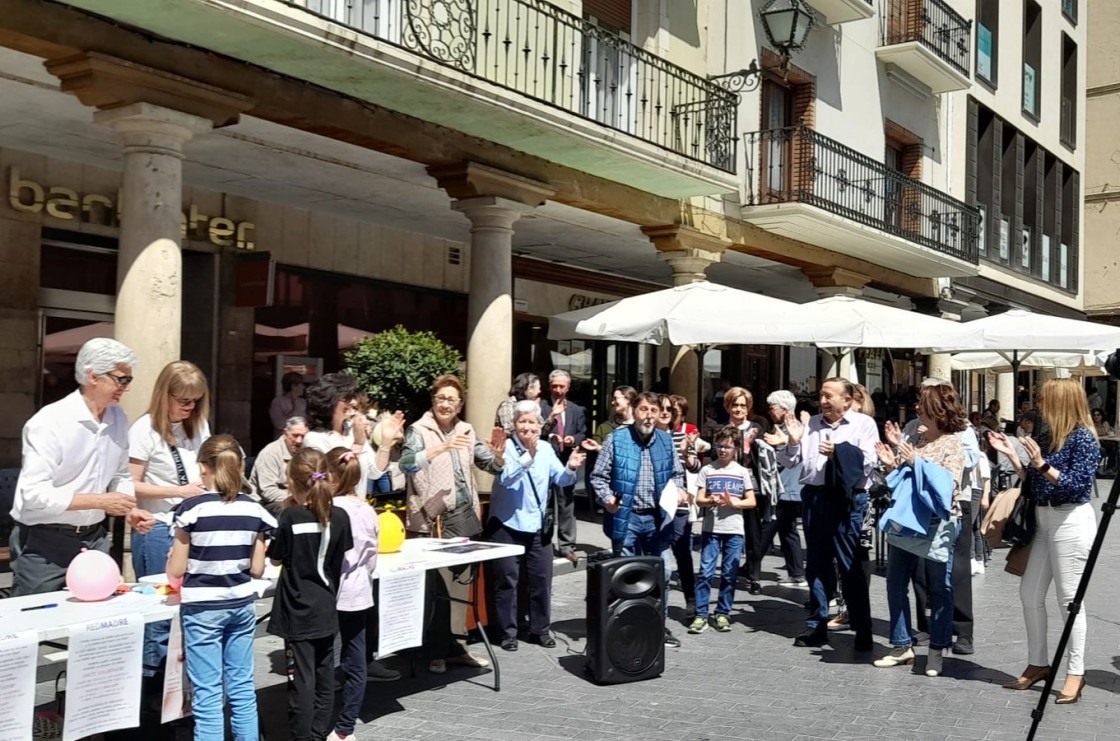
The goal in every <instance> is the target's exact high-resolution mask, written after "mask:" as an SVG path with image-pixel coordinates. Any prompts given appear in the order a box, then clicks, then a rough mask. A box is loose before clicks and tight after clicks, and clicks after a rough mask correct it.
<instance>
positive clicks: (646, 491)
mask: <svg viewBox="0 0 1120 741" xmlns="http://www.w3.org/2000/svg"><path fill="white" fill-rule="evenodd" d="M658 401H659V400H658V395H657V394H651V393H643V394H638V398H637V402H636V404H635V406H634V422H633V424H630V425H625V426H622V427H619V428H618V429H616V430H615V431H614V432H612V433H611V434H610V435H609V436H608V437H606V438H605V439H604V440H603V447H602V449H601V450H600V451H599V460H598V461H596V463H595V470H594V471H593V472H592V474H591V486H592V489H593V490H594V492H595V499H596V500H597V501H598V502H599V504H600V506H602V507H603V508H604V509H605V510H606V511H607V516H606V517H605V518H604V520H603V529H604V531H605V532H606V533H607V535H609V536H610V539H611V550H612V551H613V552H614V555H616V556H657V557H658V558H660V559H661V561H662V564H663V569H664V572H665V583H666V584H668V583H669V559H668V555H669V554H668V551H669V548H670V545H671V543H672V538H673V528H672V527H671V525H672V523H671V522H668V521H666V518H671V517H673V514H672V513H668V514H667V513H666V512H665V511H664V510H662V509H661V507H660V506H659V500H660V498H661V492H662V491H663V490H664V489H665V487H666V486H667V485H668V484H669V483H672V484H674V485H675V486H676V489H677V498H678V499H677V501H678V504H681V503H687V501H688V492H687V491H686V490H685V484H684V467H683V466H682V465H681V460H680V456H678V455H676V453H675V451H674V450H673V438H672V436H671V435H670V434H669V433H668V432H665V431H664V430H658V429H657V417H658V413H659V411H660V409H659V408H658ZM668 609H669V602H668V600H666V601H665V610H666V614H668ZM665 645H666V646H672V647H677V646H680V645H681V642H680V640H679V639H678V638H676V637H675V636H674V635H673V634H672V633H671V632H670V631H669V629H668V628H666V629H665Z"/></svg>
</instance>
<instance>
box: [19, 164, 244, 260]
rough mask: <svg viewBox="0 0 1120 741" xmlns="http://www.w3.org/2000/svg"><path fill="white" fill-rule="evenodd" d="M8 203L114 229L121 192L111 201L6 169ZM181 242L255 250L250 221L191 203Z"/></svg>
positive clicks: (182, 221)
mask: <svg viewBox="0 0 1120 741" xmlns="http://www.w3.org/2000/svg"><path fill="white" fill-rule="evenodd" d="M8 204H9V205H10V206H11V207H12V208H13V209H14V210H16V211H19V212H20V213H25V214H38V213H44V212H45V213H46V214H47V216H50V217H52V218H55V219H60V220H62V221H81V222H85V223H87V224H101V225H103V226H117V225H118V224H119V223H120V215H121V208H122V206H123V204H122V203H121V197H120V193H119V192H118V193H117V197H116V199H115V200H114V199H113V198H110V197H109V196H106V195H101V194H100V193H87V194H85V195H79V194H78V192H77V191H76V190H74V189H73V188H66V187H63V186H59V185H52V186H45V185H40V184H39V183H37V182H35V181H34V180H21V179H20V176H19V170H17V169H16V168H14V167H12V168H9V169H8ZM179 224H180V233H181V236H182V238H183V239H188V238H190V239H200V240H205V241H208V242H210V244H213V245H217V246H218V247H236V248H237V249H239V250H252V249H256V245H255V244H254V243H253V231H254V230H255V229H256V225H255V224H253V223H252V222H251V221H234V220H233V219H227V218H226V217H224V216H207V215H206V214H204V213H202V212H200V211H199V210H198V206H196V205H194V204H193V203H192V204H191V205H190V206H189V207H187V208H186V209H185V210H184V211H183V213H182V215H181V217H180V219H179Z"/></svg>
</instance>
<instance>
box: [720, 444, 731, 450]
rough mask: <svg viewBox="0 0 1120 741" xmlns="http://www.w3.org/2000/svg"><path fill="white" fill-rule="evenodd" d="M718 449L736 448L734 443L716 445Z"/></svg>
mask: <svg viewBox="0 0 1120 741" xmlns="http://www.w3.org/2000/svg"><path fill="white" fill-rule="evenodd" d="M716 450H735V446H734V445H716Z"/></svg>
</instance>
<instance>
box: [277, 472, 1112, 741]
mask: <svg viewBox="0 0 1120 741" xmlns="http://www.w3.org/2000/svg"><path fill="white" fill-rule="evenodd" d="M1110 484H1111V481H1102V482H1101V492H1102V498H1103V497H1104V496H1107V487H1108V485H1110ZM1101 501H1103V499H1097V500H1094V502H1095V503H1096V504H1097V505H1098V506H1099V503H1100V502H1101ZM593 528H594V525H592V524H590V523H582V524H581V540H583V539H588V540H590V539H591V538H589V537H587V536H586V531H589V530H592V529H593ZM1118 529H1120V523H1113V526H1112V528H1111V530H1112V531H1111V532H1110V533H1109V535H1110V537H1109V538H1108V541H1107V542H1106V545H1105V548H1104V551H1103V553H1102V555H1101V559H1100V562H1099V565H1098V568H1097V571H1096V575H1095V578H1094V580H1093V586H1092V588H1091V590H1090V593H1089V597H1088V599H1087V606H1088V617H1089V645H1088V649H1087V662H1086V663H1087V666H1088V674H1087V677H1088V687H1087V688H1086V690H1085V693H1084V696H1083V697H1082V700H1081V702H1080V703H1079V704H1077V705H1072V706H1066V707H1061V706H1054V705H1053V704H1048V705H1047V709H1046V714H1045V718H1044V720H1043V724H1042V726H1041V728H1040V732H1039V734H1038V736H1037V737H1038V738H1040V739H1069V740H1070V741H1074V740H1076V741H1120V713H1118V712H1117V710H1118V709H1120V700H1118V698H1117V693H1120V617H1118V616H1117V612H1116V607H1117V605H1120V575H1118V574H1117V571H1116V568H1115V564H1116V563H1117V561H1118V557H1120V545H1117V543H1118V540H1120V536H1118V535H1117V532H1118ZM600 537H601V536H600ZM1005 553H1006V552H1005V551H996V554H995V557H994V559H993V561H992V564H991V567H990V568H989V570H988V572H987V574H985V575H984V576H977V577H974V578H973V587H974V590H975V603H976V612H977V621H976V641H977V651H976V653H975V654H974V655H972V656H967V657H957V656H949V657H947V658H946V660H945V674H944V676H941V677H938V678H935V679H930V678H927V677H926V676H925V675H924V674H916V673H914V671H913V668H910V667H897V668H894V669H876V668H874V667H872V666H871V665H870V659H869V658H868V657H866V655H862V656H859V657H857V656H855V655H853V651H852V640H853V636H852V634H851V633H846V632H845V633H838V634H833V640H832V645H831V647H828V648H825V649H823V650H818V649H801V648H794V647H793V645H792V637H793V636H794V635H795V634H796V633H797V632H799V631H800V629H801V625H802V622H801V621H802V618H803V614H804V611H803V609H802V603H803V602H804V600H805V599H806V598H807V597H806V595H807V592H806V591H805V590H804V589H787V588H780V587H777V586H776V585H775V583H774V580H776V579H777V578H778V577H780V576H782V575H783V573H784V572H782V571H780V570H777V567H778V566H780V565H781V560H780V559H778V558H774V557H768V558H767V561H766V565H765V572H766V573H765V574H764V576H766V577H767V578H768V579H769V580H770V581H769V582H768V583H767V584H765V586H764V591H763V594H762V595H759V596H757V597H751V596H749V595H747V594H746V593H745V592H740V593H738V594H737V599H736V605H735V607H736V614H735V615H734V616H733V622H734V627H733V629H732V631H731V632H730V633H726V634H721V633H716V632H715V631H713V630H709V631H708V632H706V633H704V634H702V635H699V636H690V635H687V634H686V633H685V629H684V627H683V626H682V625H681V624H680V622H681V621H682V620H683V606H684V600H683V597H682V595H681V593H680V592H678V591H674V592H673V593H672V595H671V600H670V602H671V616H672V617H673V618H675V621H676V622H675V623H674V625H673V628H674V631H675V632H676V634H677V635H678V636H680V637H681V639H682V640H683V643H684V645H683V646H682V647H681V648H679V649H667V650H666V654H667V656H666V663H667V669H666V672H665V674H664V675H663V676H662V677H660V678H658V679H655V680H651V681H646V682H640V683H634V684H624V685H615V686H602V687H600V686H596V685H594V684H592V683H590V682H589V681H587V680H586V679H585V678H584V676H583V674H582V669H583V664H584V661H583V656H582V652H583V650H584V615H583V610H584V605H583V597H584V585H585V580H584V575H583V573H582V572H580V573H576V574H570V575H565V576H560V577H558V578H557V579H556V580H555V592H554V598H553V619H554V629H555V635H556V639H557V641H558V645H557V647H556V648H555V649H552V650H545V649H542V648H540V647H538V646H535V645H529V644H525V643H522V644H521V648H520V650H519V651H518V652H517V653H514V654H507V653H504V652H502V651H500V650H499V651H498V653H499V654H500V655H499V659H500V661H501V680H502V690H501V692H498V693H495V692H494V691H493V690H492V689H490V685H491V683H492V681H493V676H492V675H491V674H489V673H479V672H475V671H471V670H464V669H454V668H452V669H450V670H449V672H448V674H446V675H444V676H443V677H442V678H437V677H434V676H432V675H429V674H427V672H426V669H425V668H420V669H419V670H418V677H417V678H415V679H411V680H405V681H401V682H396V683H388V684H377V683H371V684H369V685H368V688H369V691H368V694H367V701H366V704H365V707H364V709H363V713H362V719H363V723H364V724H363V725H362V726H361V727H360V728H359V729H358V731H357V733H356V737H357V738H358V739H371V740H372V739H378V740H379V741H385V740H388V739H429V738H479V739H493V740H494V741H503V740H505V739H508V740H509V741H552V740H553V739H586V740H587V741H596V740H597V739H603V740H604V741H606V740H608V739H609V740H615V739H618V740H622V739H641V740H642V741H717V739H759V740H760V741H793V740H794V739H797V740H801V739H861V738H878V739H882V738H889V739H906V740H912V741H926V740H928V741H948V740H949V739H953V740H957V739H960V740H964V739H977V740H979V739H985V740H988V741H1013V740H1017V739H1022V738H1025V736H1026V732H1027V729H1028V728H1029V726H1030V712H1031V709H1032V708H1033V707H1034V705H1035V704H1036V703H1037V701H1038V698H1039V694H1038V692H1039V688H1040V687H1041V685H1037V686H1036V689H1035V690H1033V691H1027V692H1012V691H1009V690H1005V689H1002V688H1001V687H1000V684H1002V683H1003V682H1005V681H1008V680H1009V679H1011V678H1013V677H1014V676H1017V675H1018V672H1019V671H1020V670H1021V669H1022V668H1023V667H1024V666H1025V665H1026V638H1025V632H1024V628H1023V620H1022V613H1021V610H1020V606H1019V598H1018V593H1017V590H1018V584H1019V580H1018V578H1017V577H1014V576H1011V575H1010V574H1007V573H1005V572H1004V571H1003V570H1002V566H1003V561H1004V554H1005ZM1051 594H1053V592H1051ZM871 595H872V610H873V615H874V616H875V618H876V620H875V631H876V642H877V644H878V645H877V648H876V652H875V657H878V656H880V655H882V654H883V653H885V652H886V650H887V648H886V647H887V642H886V640H885V635H886V616H887V605H886V595H885V581H884V579H883V578H882V577H881V576H879V575H877V576H876V577H875V579H874V581H873V582H872V587H871ZM713 596H714V595H713ZM1050 615H1051V636H1052V639H1051V640H1052V641H1053V643H1052V645H1051V651H1052V650H1053V648H1054V645H1055V644H1056V641H1057V637H1058V634H1059V632H1060V629H1061V623H1060V622H1059V618H1058V612H1057V605H1056V604H1055V603H1054V602H1053V600H1051V610H1050ZM258 646H259V653H258V671H259V672H260V673H261V675H262V676H261V677H260V682H261V685H262V686H264V685H271V686H269V687H267V688H266V689H263V690H262V692H261V699H262V712H263V714H264V715H265V719H266V720H265V722H266V727H269V728H275V729H276V731H277V735H276V737H278V738H286V737H287V734H286V731H285V730H284V715H285V709H284V707H285V706H284V686H283V682H282V678H281V677H280V676H279V674H277V673H274V672H273V673H270V667H275V668H276V669H279V668H281V664H280V663H278V659H279V656H280V655H281V654H280V653H279V645H278V642H276V641H275V639H272V638H268V639H263V640H260V641H258ZM474 650H476V652H481V651H482V648H481V646H476V647H475V649H474ZM921 652H923V653H924V649H921ZM924 661H925V659H924V656H920V657H919V660H918V663H917V666H916V667H914V668H916V669H918V670H921V669H922V668H923V667H924ZM1063 676H1064V675H1063ZM1060 681H1061V680H1060V678H1059V682H1058V685H1057V686H1058V687H1060V686H1061V685H1060ZM272 737H273V736H270V738H272Z"/></svg>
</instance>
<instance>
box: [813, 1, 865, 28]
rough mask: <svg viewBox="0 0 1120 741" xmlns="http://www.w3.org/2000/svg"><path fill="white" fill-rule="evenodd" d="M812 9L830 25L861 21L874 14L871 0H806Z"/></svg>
mask: <svg viewBox="0 0 1120 741" xmlns="http://www.w3.org/2000/svg"><path fill="white" fill-rule="evenodd" d="M807 2H808V3H809V5H812V6H813V9H814V10H816V11H817V12H818V13H820V14H821V15H823V16H824V22H825V23H827V24H828V25H830V26H835V25H836V24H838V23H848V22H849V21H862V20H864V19H865V18H870V17H871V16H873V15H875V7H874V6H873V5H872V4H871V0H807Z"/></svg>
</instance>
